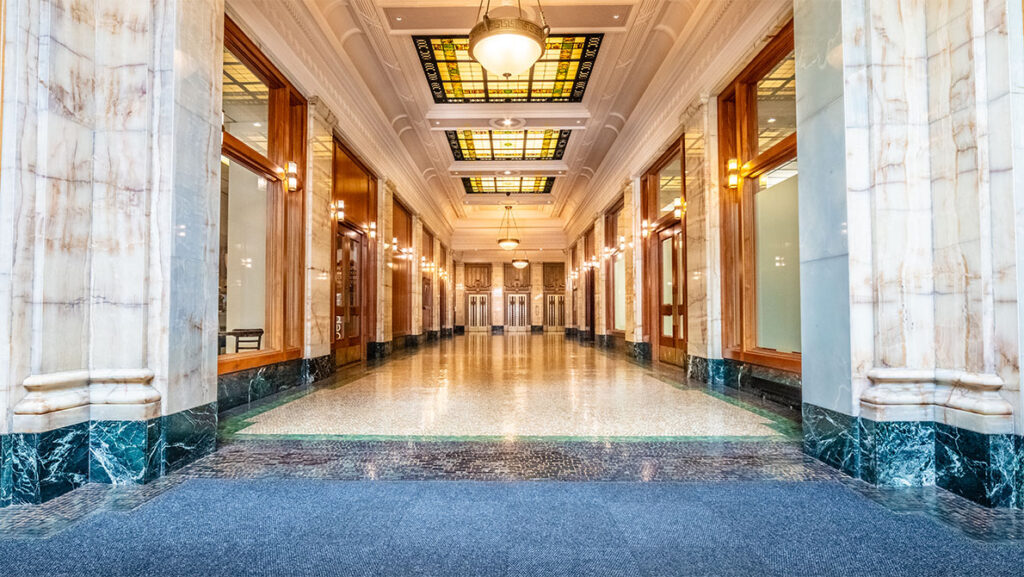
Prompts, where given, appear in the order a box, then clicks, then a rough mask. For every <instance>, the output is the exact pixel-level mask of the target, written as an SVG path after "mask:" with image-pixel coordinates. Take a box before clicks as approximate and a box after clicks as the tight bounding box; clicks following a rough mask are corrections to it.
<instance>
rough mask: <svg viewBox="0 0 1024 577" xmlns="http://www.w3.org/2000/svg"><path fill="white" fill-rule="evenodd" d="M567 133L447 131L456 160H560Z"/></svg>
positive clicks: (567, 136) (547, 131) (562, 131)
mask: <svg viewBox="0 0 1024 577" xmlns="http://www.w3.org/2000/svg"><path fill="white" fill-rule="evenodd" d="M570 134H571V132H570V131H568V130H554V129H540V130H450V131H448V132H447V135H448V143H449V145H450V146H451V148H452V155H453V156H454V157H455V160H561V159H562V156H563V155H564V154H565V147H566V145H567V144H568V141H569V135H570Z"/></svg>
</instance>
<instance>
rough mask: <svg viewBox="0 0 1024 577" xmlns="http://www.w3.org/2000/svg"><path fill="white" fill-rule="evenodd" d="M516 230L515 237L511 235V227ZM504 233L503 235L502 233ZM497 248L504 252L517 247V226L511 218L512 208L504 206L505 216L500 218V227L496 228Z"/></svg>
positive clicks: (512, 217) (513, 218)
mask: <svg viewBox="0 0 1024 577" xmlns="http://www.w3.org/2000/svg"><path fill="white" fill-rule="evenodd" d="M513 226H514V227H515V229H516V235H515V236H513V234H512V227H513ZM502 231H504V233H503V232H502ZM498 234H499V235H500V236H499V237H498V246H500V247H501V248H503V249H505V250H515V248H516V247H517V246H519V237H518V235H519V225H518V224H516V219H515V217H514V216H512V206H511V205H506V206H505V215H504V216H502V217H501V225H500V226H499V227H498Z"/></svg>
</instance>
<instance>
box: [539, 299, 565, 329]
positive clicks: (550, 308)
mask: <svg viewBox="0 0 1024 577" xmlns="http://www.w3.org/2000/svg"><path fill="white" fill-rule="evenodd" d="M564 327H565V295H564V294H557V295H550V294H549V295H544V330H546V331H561V330H563V329H564Z"/></svg>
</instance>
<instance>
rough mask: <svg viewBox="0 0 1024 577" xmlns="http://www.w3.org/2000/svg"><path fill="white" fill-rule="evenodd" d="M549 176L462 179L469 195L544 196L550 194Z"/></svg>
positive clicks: (552, 180)
mask: <svg viewBox="0 0 1024 577" xmlns="http://www.w3.org/2000/svg"><path fill="white" fill-rule="evenodd" d="M554 180H555V179H554V178H553V177H550V176H474V177H471V178H464V179H462V182H463V184H464V185H465V187H466V192H467V193H469V194H506V193H508V194H545V193H549V192H551V186H552V185H553V183H554Z"/></svg>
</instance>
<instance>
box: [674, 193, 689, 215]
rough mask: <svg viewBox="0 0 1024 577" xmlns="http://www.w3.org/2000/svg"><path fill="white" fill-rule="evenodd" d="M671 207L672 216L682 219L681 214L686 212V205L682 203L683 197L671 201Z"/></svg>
mask: <svg viewBox="0 0 1024 577" xmlns="http://www.w3.org/2000/svg"><path fill="white" fill-rule="evenodd" d="M672 205H673V206H674V207H675V209H674V210H673V211H672V216H674V217H676V218H683V214H684V213H685V212H686V203H685V202H683V197H681V196H680V197H678V198H676V199H675V200H673V201H672Z"/></svg>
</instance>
